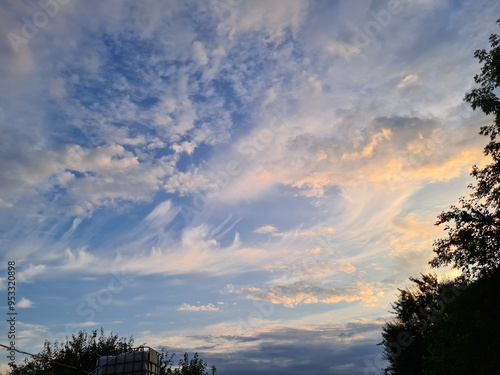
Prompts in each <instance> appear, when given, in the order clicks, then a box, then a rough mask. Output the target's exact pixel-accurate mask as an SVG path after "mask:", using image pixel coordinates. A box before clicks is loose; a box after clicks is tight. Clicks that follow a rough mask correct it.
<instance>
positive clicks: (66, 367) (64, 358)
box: [8, 328, 217, 375]
mask: <svg viewBox="0 0 500 375" xmlns="http://www.w3.org/2000/svg"><path fill="white" fill-rule="evenodd" d="M133 344H134V340H133V339H132V338H129V339H126V338H123V337H122V338H118V335H116V334H113V333H111V334H110V335H109V336H106V335H105V334H104V330H103V329H102V328H101V330H100V332H99V334H98V331H97V330H95V331H92V333H90V334H89V333H87V332H86V331H80V332H78V334H77V335H72V336H71V339H67V340H66V342H65V343H64V344H59V343H57V342H55V343H54V344H52V343H50V342H49V341H45V343H44V348H43V350H42V351H41V352H40V353H38V354H37V355H36V356H34V357H32V358H27V359H26V360H25V361H24V362H23V363H22V364H20V365H15V366H13V367H11V370H10V371H9V373H8V375H35V374H36V375H82V374H85V373H87V374H89V373H91V371H93V370H94V369H95V366H96V362H97V360H98V359H99V358H100V357H101V356H115V355H119V354H124V353H129V352H131V351H132V349H133ZM173 357H174V355H173V354H172V355H169V353H168V352H165V351H162V352H161V353H160V375H167V374H172V375H208V372H207V371H206V368H207V366H208V365H207V363H206V362H205V361H203V359H201V358H200V357H199V355H198V353H195V354H194V357H193V358H192V359H189V355H188V353H184V356H183V358H182V359H181V360H180V361H179V364H178V366H176V367H173ZM216 371H217V369H216V368H215V366H212V368H211V374H212V375H215V374H216ZM92 374H93V373H92Z"/></svg>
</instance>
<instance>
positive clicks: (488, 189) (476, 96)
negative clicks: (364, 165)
mask: <svg viewBox="0 0 500 375" xmlns="http://www.w3.org/2000/svg"><path fill="white" fill-rule="evenodd" d="M497 23H499V24H500V19H499V20H498V21H497ZM490 44H491V50H490V51H486V50H478V51H476V52H475V57H476V58H478V59H479V61H480V63H482V64H483V66H482V69H481V73H480V74H478V75H476V76H475V77H474V80H475V82H476V84H478V85H479V87H478V88H475V89H473V90H472V91H471V92H470V93H468V94H466V96H465V99H464V100H465V101H466V102H468V103H470V104H471V106H472V108H473V109H477V108H480V109H481V110H482V111H483V112H484V113H485V114H486V115H490V116H493V117H494V122H493V124H491V125H488V126H484V127H482V128H481V130H480V134H482V135H485V136H489V139H490V141H489V143H488V144H487V145H486V146H485V148H484V154H485V155H486V156H489V157H490V158H491V163H490V164H488V165H486V166H485V167H483V168H479V167H478V166H473V170H472V173H471V175H472V176H473V177H474V178H475V182H476V183H475V184H473V185H470V186H469V187H470V188H471V189H473V192H472V193H471V194H470V196H469V197H468V198H465V197H462V198H460V199H459V203H458V205H454V206H451V208H450V210H448V211H446V212H442V213H441V214H440V215H439V216H438V221H437V223H436V224H437V225H442V224H444V225H445V228H444V229H445V231H447V234H448V235H447V237H445V238H442V239H439V240H437V241H436V242H435V243H434V252H435V253H436V256H435V257H434V259H432V260H431V262H430V264H431V266H433V267H440V266H446V265H451V266H452V267H454V268H457V269H460V270H461V271H462V276H460V277H459V278H457V279H455V280H452V281H447V282H438V280H437V278H436V277H435V276H433V275H422V276H421V278H419V279H415V278H410V280H412V281H413V282H414V283H415V284H416V285H415V286H414V287H412V288H408V289H405V290H400V294H399V299H398V301H397V302H395V304H394V305H393V306H392V307H393V309H394V314H395V318H394V320H393V321H391V322H388V323H387V324H386V325H385V326H384V328H383V332H382V337H383V340H382V342H381V343H380V345H383V350H384V351H383V353H384V358H385V359H386V360H387V361H388V362H389V366H388V367H387V368H386V369H384V372H385V374H391V375H399V374H405V375H406V374H415V375H416V374H425V375H444V374H464V375H466V374H467V375H468V374H485V375H487V374H498V373H499V371H500V324H499V322H498V317H499V316H500V287H499V286H500V139H499V135H500V100H499V99H498V97H497V94H496V92H498V91H497V90H498V88H499V87H500V37H499V36H498V35H496V34H493V35H491V37H490Z"/></svg>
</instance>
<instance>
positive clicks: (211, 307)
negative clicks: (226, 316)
mask: <svg viewBox="0 0 500 375" xmlns="http://www.w3.org/2000/svg"><path fill="white" fill-rule="evenodd" d="M219 310H220V308H219V307H216V306H214V305H213V304H211V303H209V304H208V305H190V304H187V303H183V304H182V305H180V306H179V307H178V308H177V311H192V312H209V311H219Z"/></svg>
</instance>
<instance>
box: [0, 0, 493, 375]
mask: <svg viewBox="0 0 500 375" xmlns="http://www.w3.org/2000/svg"><path fill="white" fill-rule="evenodd" d="M499 14H500V12H499V6H498V4H497V2H496V1H493V0H491V1H488V0H480V1H472V0H471V1H468V0H463V1H451V0H418V1H417V0H413V1H409V0H400V1H397V0H388V1H384V0H380V1H375V0H373V1H370V0H359V1H305V0H301V1H292V0H290V1H285V0H282V1H269V0H268V1H243V0H213V1H204V2H194V1H169V2H161V1H141V2H132V1H123V2H101V1H97V0H96V1H93V0H90V1H76V0H64V1H63V0H57V1H56V0H42V1H35V0H25V1H12V0H4V1H3V2H2V6H1V10H0V34H1V35H2V39H1V41H0V62H1V63H0V82H1V87H2V90H1V92H0V126H1V137H0V142H1V144H0V146H1V147H0V246H1V251H0V259H1V261H2V262H3V264H4V266H5V267H2V269H5V270H6V268H7V262H8V261H9V260H14V261H15V262H16V264H17V282H18V283H17V297H18V305H17V311H18V317H17V319H18V321H17V338H18V340H17V345H18V348H19V349H21V350H27V351H32V352H35V351H38V350H40V349H41V348H42V345H43V341H44V340H45V339H49V340H52V341H53V340H56V339H57V340H59V341H60V340H61V339H64V337H65V336H66V335H70V334H72V333H74V332H76V331H77V330H78V329H86V330H92V329H98V328H100V327H103V328H104V329H105V330H106V331H107V332H109V331H113V332H116V333H118V334H120V335H122V336H130V335H133V336H134V338H135V339H136V342H137V343H147V344H148V345H150V346H153V347H156V348H160V347H166V348H168V350H170V351H173V352H177V353H182V352H184V351H189V352H191V353H193V352H195V351H198V352H200V353H201V355H202V357H203V358H206V359H207V360H208V361H209V362H210V363H211V364H215V365H216V366H217V367H218V368H219V371H220V373H221V374H236V373H238V374H244V373H250V372H251V373H255V372H258V373H262V374H271V373H272V374H281V373H283V374H284V373H286V374H294V373H303V372H304V371H307V372H308V373H316V374H338V375H340V374H367V373H377V371H376V368H380V367H382V366H383V362H382V361H381V359H380V351H381V349H380V347H378V346H376V345H375V344H376V343H378V342H379V341H380V340H381V336H380V331H381V326H382V325H383V324H384V322H385V321H386V320H387V319H389V318H390V314H389V313H388V311H389V310H390V303H391V302H393V301H394V299H395V295H396V291H397V288H401V287H404V286H405V285H407V279H408V277H409V276H416V275H418V274H419V273H420V272H426V271H428V270H429V268H428V265H427V262H428V261H429V260H430V259H431V258H432V255H433V253H432V241H433V239H435V238H437V237H439V236H440V235H441V234H442V233H443V232H442V229H441V228H436V227H435V226H434V225H433V224H434V222H435V219H436V215H437V214H438V213H439V212H441V210H444V209H446V208H447V207H449V205H450V204H452V203H454V202H456V201H457V199H458V197H459V196H460V195H463V194H465V193H466V192H467V190H466V186H467V184H468V183H469V182H470V181H471V180H470V177H469V175H468V173H469V171H470V168H471V166H472V165H473V164H475V163H476V164H481V163H484V162H485V160H483V156H482V147H483V145H484V143H485V139H482V137H480V136H479V135H478V134H477V133H478V129H479V126H481V124H484V123H486V122H487V121H488V119H487V118H484V117H483V116H482V115H481V114H480V113H474V112H472V111H471V110H470V109H469V107H468V106H467V104H465V103H463V101H462V99H463V96H464V94H465V92H467V91H468V90H470V89H471V87H473V76H474V74H475V73H476V72H478V70H479V65H478V63H477V61H476V60H475V59H474V58H473V52H474V51H475V50H476V49H478V48H487V47H488V36H489V35H490V34H491V33H493V32H497V30H496V29H497V26H496V24H495V20H496V19H497V18H498V17H499ZM439 273H440V274H442V275H443V276H446V275H447V276H453V275H454V273H453V271H452V270H440V271H439ZM6 287H7V281H6V271H5V272H4V273H3V274H2V275H0V289H1V290H3V291H6ZM4 293H6V292H4ZM2 311H4V312H6V305H5V304H4V305H3V306H2ZM4 328H5V329H7V326H5V327H4ZM6 335H7V333H6V330H5V334H4V335H3V337H4V338H3V339H1V340H0V342H2V343H3V342H4V341H6ZM21 359H22V357H21V356H18V361H21ZM6 363H7V360H6V359H5V358H4V356H2V357H1V358H0V364H1V365H2V366H3V367H0V369H5V364H6Z"/></svg>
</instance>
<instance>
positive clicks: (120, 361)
mask: <svg viewBox="0 0 500 375" xmlns="http://www.w3.org/2000/svg"><path fill="white" fill-rule="evenodd" d="M95 373H96V375H159V373H160V366H159V358H158V353H157V352H156V350H153V349H151V348H139V349H138V350H134V351H132V352H130V353H126V354H120V355H117V356H103V357H101V358H99V359H98V360H97V364H96V372H95Z"/></svg>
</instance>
